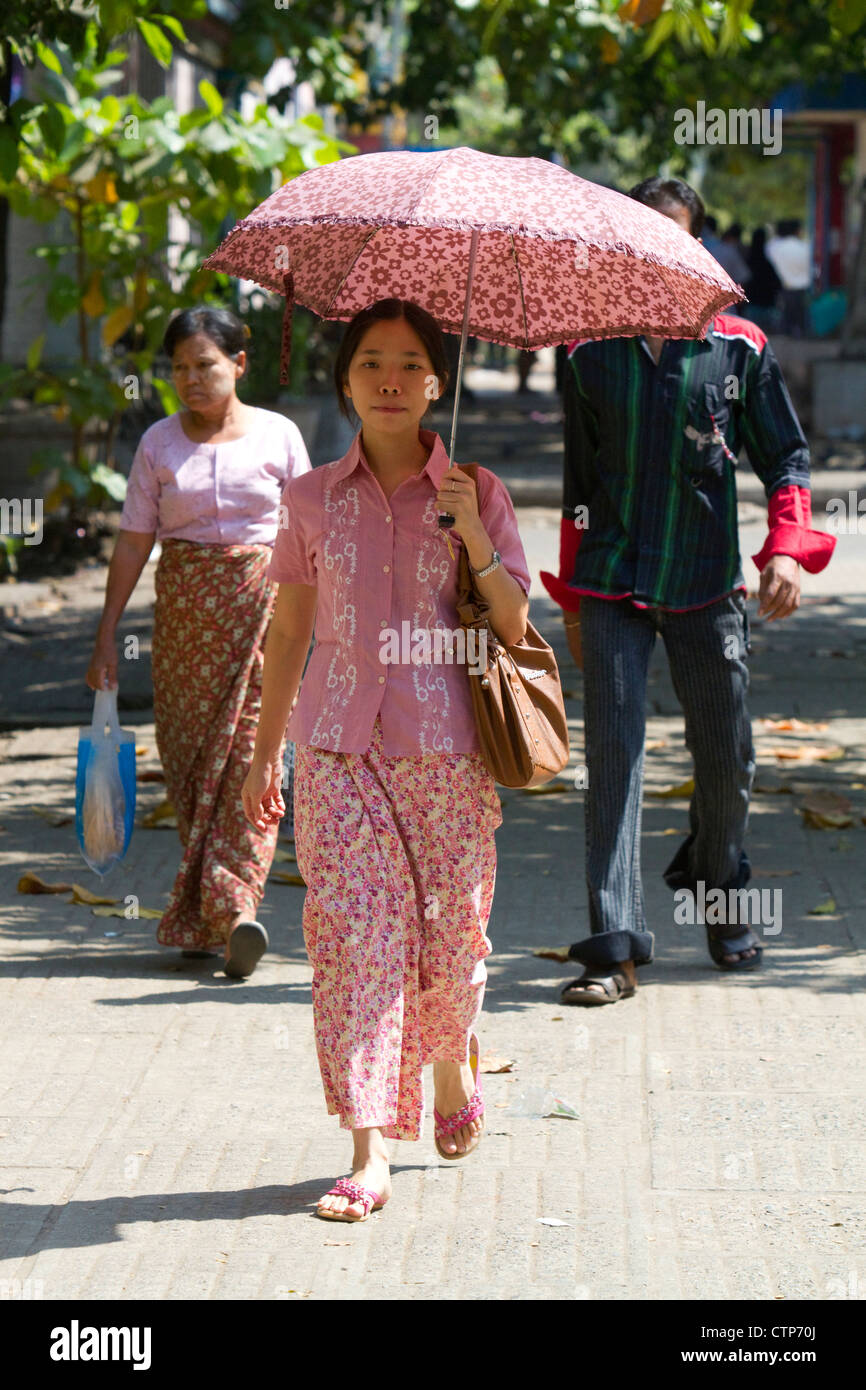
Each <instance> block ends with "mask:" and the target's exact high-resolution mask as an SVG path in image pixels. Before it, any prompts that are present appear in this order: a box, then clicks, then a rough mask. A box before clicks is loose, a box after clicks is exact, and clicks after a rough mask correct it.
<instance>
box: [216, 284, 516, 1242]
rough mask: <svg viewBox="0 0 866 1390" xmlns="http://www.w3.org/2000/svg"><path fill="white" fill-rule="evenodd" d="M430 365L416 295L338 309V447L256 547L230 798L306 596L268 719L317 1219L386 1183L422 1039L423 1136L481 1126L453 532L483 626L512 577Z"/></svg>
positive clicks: (478, 863) (255, 817) (503, 495)
mask: <svg viewBox="0 0 866 1390" xmlns="http://www.w3.org/2000/svg"><path fill="white" fill-rule="evenodd" d="M447 375H448V372H447V358H446V353H445V346H444V342H443V337H442V334H441V332H440V330H439V327H438V325H437V323H436V321H435V319H433V318H432V317H431V316H430V315H429V314H428V313H426V311H425V310H423V309H421V308H420V307H419V306H418V305H416V304H413V303H411V302H408V301H405V300H398V299H386V300H380V301H379V302H378V303H376V304H373V305H371V306H369V307H368V308H367V309H364V310H363V311H362V312H361V313H359V314H357V315H356V316H355V318H354V319H353V320H352V321H351V323H350V324H349V325H348V327H347V329H346V332H345V336H344V338H343V341H342V344H341V347H340V349H339V352H338V356H337V360H336V363H335V369H334V379H335V386H336V389H337V393H338V398H339V401H340V406H341V409H343V411H344V413H345V414H346V415H347V417H348V418H351V416H350V415H349V410H348V405H347V402H348V401H351V403H352V405H353V406H354V409H355V411H356V413H357V416H358V417H359V418H360V420H361V424H362V428H361V430H360V431H359V432H358V434H357V435H356V436H355V439H354V441H353V443H352V446H351V448H350V449H349V451H348V453H347V454H346V455H345V456H344V457H343V458H342V459H337V460H335V461H334V462H333V463H329V464H327V465H326V466H324V467H322V468H318V469H315V470H314V471H313V472H312V473H310V474H309V475H307V476H306V477H303V478H297V479H295V480H293V481H292V482H290V483H289V484H288V485H287V487H286V490H285V492H284V494H283V501H284V503H285V506H286V509H287V515H288V518H289V525H288V526H287V527H286V528H285V529H284V530H281V531H280V534H279V536H278V537H277V542H276V545H275V546H274V555H273V559H272V561H271V567H270V571H269V574H270V577H271V578H273V579H276V580H277V581H278V583H279V593H278V596H277V602H276V606H275V608H274V616H273V620H272V624H271V630H270V634H269V636H268V641H267V645H266V648H265V664H264V675H263V688H262V708H261V715H260V718H259V726H258V731H257V734H256V743H255V749H254V752H253V760H252V765H251V768H250V772H249V775H248V777H247V780H246V782H245V784H244V788H243V803H244V812H245V814H246V815H247V816H248V818H249V819H250V821H251V823H252V824H253V825H255V826H257V827H259V828H264V827H266V826H269V825H271V824H273V823H274V822H275V821H278V820H279V818H280V816H281V815H282V814H283V813H284V811H285V806H284V803H283V800H282V797H281V795H280V761H279V748H280V741H281V739H282V737H283V734H284V732H285V730H286V720H287V718H288V715H289V709H290V706H291V703H292V700H293V698H294V695H295V692H296V690H297V688H298V683H299V681H300V678H301V673H302V670H303V666H304V659H305V656H306V653H307V648H308V645H309V641H310V636H311V634H312V630H313V623H314V619H315V627H316V645H315V648H314V650H313V653H312V655H311V657H310V662H309V666H308V667H307V670H306V673H305V675H304V679H303V684H302V686H301V690H300V695H299V698H298V702H297V706H296V708H295V710H294V712H293V714H292V717H291V720H290V722H289V727H288V736H289V738H291V739H293V740H294V742H295V743H296V745H297V753H296V771H295V797H294V808H295V845H296V850H297V857H298V867H299V869H300V871H301V873H302V875H303V877H304V880H305V882H306V885H307V895H306V902H305V905H304V920H303V925H304V941H305V945H306V949H307V954H308V957H309V959H310V963H311V964H312V966H313V1014H314V1021H315V1032H316V1046H317V1052H318V1058H319V1066H320V1070H321V1075H322V1082H323V1085H324V1091H325V1099H326V1103H327V1108H328V1113H329V1114H331V1115H339V1117H340V1125H341V1127H342V1128H343V1129H350V1130H351V1131H352V1137H353V1141H354V1153H353V1160H352V1174H351V1178H350V1179H348V1178H342V1179H340V1181H339V1182H338V1183H337V1184H336V1185H335V1187H334V1188H332V1189H331V1191H330V1192H329V1193H327V1194H325V1195H324V1196H323V1197H322V1198H321V1200H320V1202H319V1205H318V1209H317V1214H318V1215H320V1216H323V1217H327V1218H328V1219H337V1220H346V1221H356V1220H364V1219H366V1217H367V1216H368V1214H369V1212H370V1210H371V1209H373V1208H375V1207H379V1206H383V1205H384V1204H385V1202H386V1201H387V1200H388V1197H389V1196H390V1192H391V1184H390V1177H389V1167H388V1150H387V1147H386V1143H385V1140H386V1139H387V1138H396V1139H419V1138H420V1137H421V1132H422V1122H423V1115H424V1087H423V1078H422V1068H423V1067H424V1066H425V1065H426V1064H427V1063H430V1062H432V1063H433V1082H434V1088H435V1110H434V1116H435V1120H436V1146H437V1149H438V1151H439V1153H440V1154H441V1155H442V1157H444V1158H448V1159H460V1158H465V1157H466V1156H467V1155H468V1154H469V1153H471V1152H472V1151H473V1149H474V1148H475V1147H476V1146H477V1144H478V1142H479V1139H480V1135H481V1129H482V1126H481V1119H482V1116H483V1113H484V1107H483V1100H482V1096H481V1086H480V1078H479V1076H478V1039H477V1037H476V1035H475V1034H474V1033H473V1032H472V1029H473V1025H474V1024H475V1022H476V1020H477V1018H478V1016H479V1013H480V1010H481V1003H482V998H483V994H484V984H485V981H486V978H487V972H486V969H485V966H484V958H485V957H486V956H488V955H489V954H490V952H491V950H492V946H491V944H490V941H489V940H488V938H487V935H486V929H487V921H488V918H489V915H490V909H491V905H492V900H493V884H494V877H495V869H496V850H495V842H494V831H495V830H496V828H497V826H499V825H500V824H501V823H502V813H501V810H500V806H499V798H498V796H497V794H496V790H495V783H494V780H493V777H492V776H491V775H490V773H489V772H488V771H487V769H486V768H485V766H484V763H483V761H482V758H481V754H480V751H479V747H480V745H479V742H478V736H477V732H476V729H475V723H474V719H473V713H472V705H471V696H470V689H469V681H470V680H474V679H477V678H478V677H477V676H474V675H472V674H470V669H469V668H468V666H467V663H466V662H465V661H461V660H459V657H460V655H461V652H460V642H461V638H462V636H463V634H462V632H461V631H460V630H459V623H458V618H457V613H456V609H455V601H456V596H457V589H456V583H457V570H458V558H459V547H460V545H461V544H462V545H464V546H465V547H466V552H467V557H468V560H469V563H470V564H471V565H472V567H473V569H474V570H475V571H476V575H477V583H478V588H479V590H480V592H481V593H482V594H483V596H484V598H485V599H486V600H487V601H488V603H489V605H490V614H489V617H490V624H491V627H492V628H493V630H494V631H495V632H496V633H497V635H498V636H499V637H500V638H501V639H502V641H504V642H505V643H507V644H511V643H514V642H517V641H519V640H520V638H521V637H522V636H523V633H524V631H525V624H526V618H527V614H528V610H529V604H528V601H527V597H526V596H527V594H528V591H529V582H530V581H529V573H528V570H527V567H526V559H525V556H524V553H523V547H522V545H521V543H520V538H519V535H518V531H517V524H516V520H515V516H514V509H513V507H512V505H511V500H510V498H509V496H508V493H507V491H506V489H505V487H504V485H503V484H502V483H501V482H500V481H499V480H498V479H497V478H496V476H495V475H494V474H493V473H491V472H489V471H488V470H487V469H479V471H478V489H477V491H476V487H475V484H474V483H473V481H472V479H471V478H470V477H469V476H468V475H467V474H466V473H464V472H462V470H461V469H459V468H457V467H453V468H451V469H450V470H449V468H448V454H447V451H446V449H445V447H444V445H443V443H442V440H441V439H440V437H439V435H438V434H436V433H435V432H433V431H431V430H427V429H423V428H421V427H420V424H421V420H422V418H423V416H424V414H425V412H426V411H427V409H428V407H429V405H430V402H431V400H432V399H437V398H438V397H439V396H440V395H441V394H442V392H443V390H444V389H445V386H446V383H447ZM441 512H449V513H450V514H451V515H452V516H453V517H454V518H455V520H454V525H453V529H452V530H451V531H450V532H446V531H442V530H440V529H439V528H438V527H437V517H438V516H439V514H440V513H441ZM449 536H450V539H451V546H452V549H453V557H452V554H451V553H450V552H449V546H448V537H449ZM436 630H438V631H439V633H440V637H439V638H433V637H431V636H430V634H431V633H433V632H435V631H436ZM425 633H426V634H427V639H426V646H425V640H424V634H425ZM443 633H444V634H447V635H445V636H444V637H443V636H442V635H441V634H443ZM449 647H450V648H451V651H450V652H449ZM455 652H456V653H457V658H458V659H456V660H455V655H454V653H455ZM471 659H472V658H471V656H470V661H471Z"/></svg>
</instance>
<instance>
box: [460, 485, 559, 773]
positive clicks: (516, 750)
mask: <svg viewBox="0 0 866 1390" xmlns="http://www.w3.org/2000/svg"><path fill="white" fill-rule="evenodd" d="M461 468H462V469H463V472H464V473H469V474H470V476H471V477H472V478H473V481H475V482H476V483H477V479H476V477H475V468H474V465H472V464H465V463H464V464H461ZM489 611H490V605H489V604H488V602H487V600H486V599H484V598H482V596H481V594H480V593H479V592H478V589H477V588H476V586H475V584H474V582H473V577H472V571H471V570H470V568H469V557H468V556H467V554H466V547H465V545H462V544H461V546H460V562H459V569H458V576H457V616H458V618H459V619H460V625H461V627H462V628H463V629H464V631H466V632H467V634H468V633H469V632H470V631H475V632H477V633H479V634H480V633H482V632H486V644H487V669H486V671H484V673H483V674H477V675H476V674H472V672H471V671H469V669H468V667H467V679H468V681H469V689H470V692H471V695H472V707H473V710H474V713H475V725H476V728H477V729H478V739H479V742H480V744H481V756H482V757H483V759H484V762H485V765H486V766H487V768H488V770H489V771H490V772H491V773H492V774H493V776H494V777H495V779H496V781H497V782H498V783H499V784H500V785H501V786H503V787H538V786H541V784H542V783H543V782H549V781H550V779H551V778H552V777H555V776H556V775H557V773H559V772H561V771H562V769H563V768H564V767H565V766H566V765H567V763H568V758H569V747H568V722H567V720H566V717H565V704H564V701H563V698H562V685H561V683H560V679H559V670H558V668H557V665H556V657H555V656H554V655H553V650H552V649H551V648H550V647H549V646H548V644H547V643H546V642H545V640H544V638H543V637H542V636H541V635H540V633H538V632H537V631H536V629H535V628H534V627H533V626H532V623H530V622H527V624H526V633H525V635H524V636H523V637H522V638H521V640H520V641H519V642H516V643H515V644H514V646H512V647H506V646H504V645H503V643H502V642H500V640H499V638H498V637H497V636H496V634H495V632H494V631H493V629H492V628H491V627H490V624H489V623H488V621H487V614H488V612H489ZM480 640H481V639H480V638H477V637H476V638H473V639H469V638H468V636H467V651H469V650H470V649H471V648H470V641H472V642H475V643H478V644H479V645H480ZM478 649H479V646H476V647H475V650H476V652H477V651H478Z"/></svg>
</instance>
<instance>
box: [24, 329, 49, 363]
mask: <svg viewBox="0 0 866 1390" xmlns="http://www.w3.org/2000/svg"><path fill="white" fill-rule="evenodd" d="M44 346H45V334H44V333H40V335H39V337H38V338H34V339H33V342H32V343H31V344H30V346H29V348H28V349H27V370H28V371H29V372H35V371H36V368H37V367H38V366H39V359H40V358H41V356H42V349H43V347H44Z"/></svg>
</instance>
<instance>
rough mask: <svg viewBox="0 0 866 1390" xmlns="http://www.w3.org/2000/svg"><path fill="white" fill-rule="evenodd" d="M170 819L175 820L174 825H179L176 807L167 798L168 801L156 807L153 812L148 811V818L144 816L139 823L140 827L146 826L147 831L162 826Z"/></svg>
mask: <svg viewBox="0 0 866 1390" xmlns="http://www.w3.org/2000/svg"><path fill="white" fill-rule="evenodd" d="M169 819H173V820H174V824H175V825H177V819H176V817H175V814H174V807H173V806H172V804H171V802H170V801H169V800H168V799H167V798H166V800H165V801H161V802H160V803H159V805H158V806H154V808H153V810H152V811H148V813H147V815H146V816H142V818H141V820H140V821H139V822H138V823H139V825H143V826H145V827H146V828H147V829H152V828H153V827H154V826H156V825H161V824H162V823H163V822H165V821H167V820H169Z"/></svg>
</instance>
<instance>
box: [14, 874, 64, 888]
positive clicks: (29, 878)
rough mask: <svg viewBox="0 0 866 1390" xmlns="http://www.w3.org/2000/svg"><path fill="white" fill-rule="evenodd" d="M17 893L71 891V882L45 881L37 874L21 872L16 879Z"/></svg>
mask: <svg viewBox="0 0 866 1390" xmlns="http://www.w3.org/2000/svg"><path fill="white" fill-rule="evenodd" d="M18 892H19V893H71V892H72V884H71V883H46V882H45V880H44V879H41V878H40V877H39V875H38V874H31V873H26V874H22V875H21V877H20V878H19V880H18Z"/></svg>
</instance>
